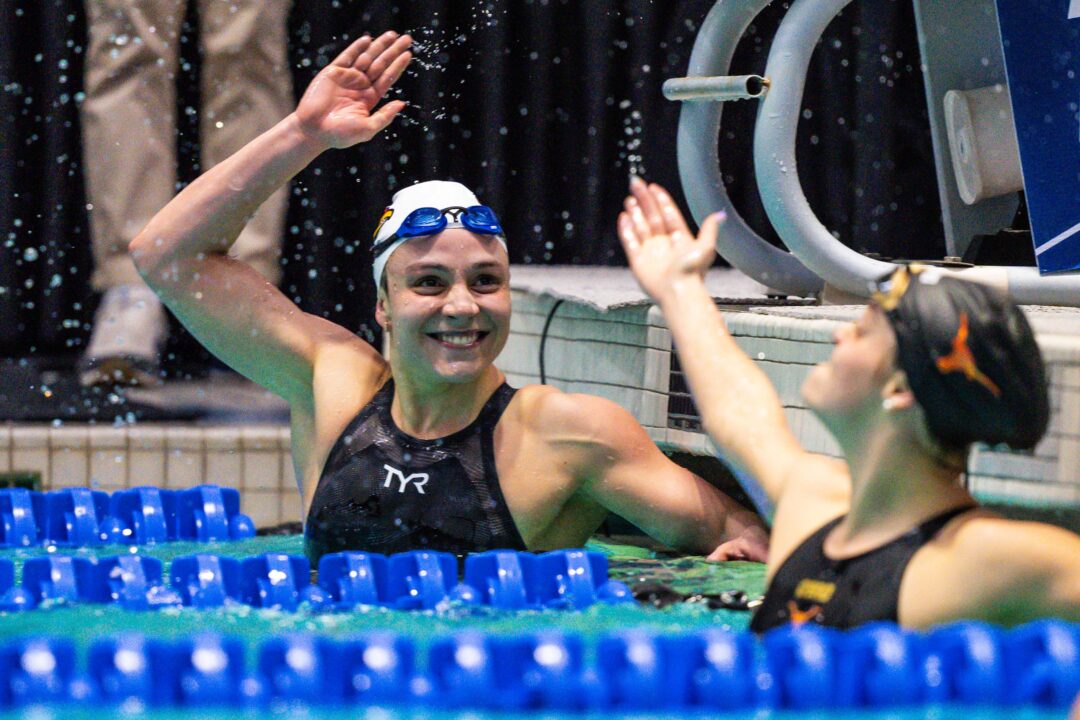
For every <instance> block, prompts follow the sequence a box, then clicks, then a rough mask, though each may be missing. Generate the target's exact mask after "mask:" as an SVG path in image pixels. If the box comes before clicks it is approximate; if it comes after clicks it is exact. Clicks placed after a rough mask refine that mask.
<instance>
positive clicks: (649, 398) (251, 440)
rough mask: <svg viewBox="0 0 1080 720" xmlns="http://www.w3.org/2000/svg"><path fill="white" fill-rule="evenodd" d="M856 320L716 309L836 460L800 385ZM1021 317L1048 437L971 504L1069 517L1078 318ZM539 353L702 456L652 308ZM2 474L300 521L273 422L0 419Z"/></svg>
mask: <svg viewBox="0 0 1080 720" xmlns="http://www.w3.org/2000/svg"><path fill="white" fill-rule="evenodd" d="M513 302H514V315H513V319H512V321H511V334H510V340H509V342H508V343H507V346H506V349H505V350H504V351H503V354H502V355H501V356H500V358H499V361H498V364H499V366H500V367H501V368H502V369H503V370H504V371H506V373H507V376H508V379H509V381H510V383H511V384H513V385H523V384H527V383H535V382H539V380H540V372H539V352H540V341H541V335H542V334H543V328H544V324H545V322H546V321H547V320H548V315H549V312H550V310H551V308H552V306H553V304H554V302H555V299H554V298H552V297H551V296H549V295H543V294H539V295H538V294H534V293H528V292H522V291H514V297H513ZM860 311H861V308H859V307H843V306H835V307H765V308H725V309H724V317H725V320H726V322H727V324H728V327H729V328H730V329H731V331H732V333H733V334H734V336H735V338H736V340H737V342H738V343H739V344H740V346H741V347H742V348H743V349H744V350H745V351H746V352H747V353H749V354H750V356H751V357H752V358H754V359H755V361H756V362H757V363H758V365H759V367H761V368H762V370H764V371H765V373H766V375H768V376H769V378H770V379H771V380H772V381H773V383H774V384H775V386H776V387H777V389H778V391H779V393H780V397H781V400H782V401H783V403H784V406H785V412H786V414H787V417H788V420H789V421H790V423H791V426H792V428H793V430H794V431H795V433H796V435H797V436H798V437H799V439H800V441H801V442H802V443H803V445H804V446H805V447H807V448H808V449H810V450H813V451H817V452H822V453H826V454H831V455H836V454H837V452H838V451H837V447H836V445H835V442H834V441H833V439H832V438H831V436H830V435H829V434H828V432H826V430H825V429H824V427H822V425H821V423H820V422H819V421H818V420H817V418H815V417H814V416H813V414H812V413H811V412H810V411H809V410H808V409H806V407H805V405H804V403H803V402H802V399H801V397H800V395H799V387H800V386H801V385H802V381H803V379H804V378H805V376H806V374H807V372H809V370H810V368H811V367H812V366H813V365H814V364H815V363H817V362H820V361H821V360H824V359H825V358H827V357H828V355H829V353H830V352H831V350H832V334H833V331H834V330H835V328H836V326H837V324H838V323H840V322H843V321H847V320H851V319H854V318H855V317H856V316H857V314H858V313H859V312H860ZM1029 317H1031V318H1032V320H1033V322H1034V324H1035V327H1036V331H1037V333H1038V338H1039V343H1040V346H1041V347H1042V349H1043V352H1044V355H1045V357H1046V359H1047V364H1048V367H1049V379H1050V389H1051V393H1050V396H1051V403H1052V409H1053V416H1052V420H1051V425H1050V431H1049V432H1048V434H1047V437H1046V438H1045V439H1044V440H1043V441H1042V442H1041V443H1040V444H1039V446H1038V447H1037V448H1036V449H1035V451H1034V452H1033V453H1015V452H1008V451H1001V450H992V449H988V448H978V449H976V450H975V451H974V452H973V454H972V457H971V461H970V464H969V468H970V470H971V473H970V484H971V487H972V489H973V490H974V492H975V493H976V494H977V495H978V496H979V497H980V498H981V499H984V500H993V501H999V502H1005V503H1009V504H1018V505H1028V506H1037V507H1054V508H1067V509H1070V510H1076V509H1080V313H1076V312H1075V311H1069V312H1067V311H1062V310H1061V309H1033V310H1030V311H1029ZM1074 329H1075V332H1073V331H1074ZM544 355H545V370H546V376H547V381H548V382H549V383H550V384H552V385H555V386H557V387H560V388H562V389H564V390H567V391H575V392H587V393H593V394H596V395H600V396H603V397H607V398H609V399H611V400H614V401H615V402H617V403H619V404H621V405H623V406H624V407H626V408H627V409H628V410H630V412H632V413H633V414H634V415H635V416H636V417H637V418H638V420H639V421H640V422H641V423H642V424H643V425H644V426H645V428H646V430H647V431H648V433H649V435H650V436H651V437H652V438H653V440H654V441H656V442H657V443H658V444H659V445H661V446H662V447H664V448H665V449H669V450H680V451H684V452H690V453H694V454H699V455H705V454H708V455H711V454H713V453H714V450H713V448H712V445H711V443H710V441H709V439H708V437H706V436H705V435H704V434H703V433H702V432H700V430H695V429H693V422H687V421H686V420H687V416H686V413H685V412H684V411H685V409H686V408H685V407H680V408H675V405H676V404H679V402H681V401H679V400H678V398H676V400H674V401H673V400H672V395H671V389H672V384H673V381H674V382H676V383H677V381H678V378H677V377H676V378H675V379H674V380H673V378H672V370H673V368H675V366H673V362H672V358H673V356H672V352H671V334H670V333H669V332H668V330H667V328H666V325H665V323H664V320H663V317H662V315H661V314H660V313H659V311H658V310H657V309H656V308H653V307H650V306H648V305H644V304H639V305H630V306H623V307H617V308H614V309H610V310H607V311H601V310H599V309H597V308H594V307H592V306H589V305H586V304H584V303H577V302H572V301H568V302H564V303H563V304H561V305H560V307H559V308H558V310H557V312H556V314H555V316H554V317H553V318H552V320H551V323H550V325H549V327H548V333H547V339H546V341H545V348H544ZM676 369H677V368H676ZM676 395H678V393H676ZM691 414H692V410H691ZM12 472H34V473H39V474H40V477H41V478H42V489H44V490H52V489H56V488H64V487H82V486H87V485H89V486H91V487H94V488H98V489H101V490H105V491H108V492H113V491H116V490H122V489H124V488H128V487H136V486H139V485H160V486H163V487H167V488H185V487H191V486H194V485H198V484H200V483H215V484H219V485H224V486H228V487H235V488H237V489H238V490H240V491H241V498H242V503H243V507H242V510H243V512H244V513H246V514H247V515H249V516H251V518H252V519H253V520H254V521H255V523H256V525H257V526H259V527H266V526H271V525H276V524H279V523H284V522H290V521H299V520H300V519H301V517H300V515H301V508H300V498H299V493H298V492H297V490H296V481H295V476H294V473H293V468H292V459H291V454H290V448H289V429H288V426H286V425H241V426H238V425H206V426H203V425H197V424H191V423H139V424H135V425H125V426H120V427H111V426H100V425H81V424H73V423H65V424H63V425H60V426H55V427H54V426H53V425H49V424H11V423H0V473H12Z"/></svg>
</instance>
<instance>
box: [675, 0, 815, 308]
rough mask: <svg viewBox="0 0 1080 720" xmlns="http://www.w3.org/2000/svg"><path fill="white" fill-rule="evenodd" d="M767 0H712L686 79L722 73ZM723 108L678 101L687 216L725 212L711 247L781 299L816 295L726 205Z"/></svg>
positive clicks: (808, 277) (796, 269)
mask: <svg viewBox="0 0 1080 720" xmlns="http://www.w3.org/2000/svg"><path fill="white" fill-rule="evenodd" d="M769 2H770V0H718V2H717V3H716V4H715V5H714V6H713V8H712V9H711V10H710V11H709V14H708V15H707V16H706V17H705V21H704V22H703V23H702V25H701V29H700V31H699V32H698V36H697V40H696V41H695V42H694V49H693V52H692V53H691V54H690V66H689V68H688V69H687V75H689V76H697V77H704V76H717V75H727V72H728V69H729V68H730V66H731V58H732V56H733V55H734V54H735V46H736V45H737V44H738V42H739V39H740V38H741V37H742V36H743V34H744V33H745V32H746V29H747V27H749V25H750V23H751V22H753V21H754V18H755V17H757V15H758V14H759V13H760V12H761V11H762V10H764V9H765V7H767V6H768V5H769ZM770 92H771V90H770ZM766 97H768V95H766ZM723 107H724V106H723V104H721V103H697V102H694V103H684V104H683V106H682V109H681V111H680V114H679V130H678V136H677V148H678V158H679V178H680V180H681V181H682V187H683V194H684V195H685V196H686V202H687V204H688V205H689V206H690V212H691V214H692V215H693V216H694V218H695V219H696V220H697V222H698V223H699V224H700V223H701V222H702V221H703V220H704V219H705V218H706V217H707V216H708V215H709V214H710V213H713V212H716V211H717V210H724V211H725V212H727V216H728V220H727V222H726V223H725V224H724V227H723V229H722V231H721V233H720V236H719V237H718V238H717V241H716V249H717V251H718V252H719V253H720V254H721V255H722V256H723V257H724V259H726V260H727V261H728V262H730V263H731V264H732V265H734V266H735V267H736V268H738V269H739V270H741V271H742V272H744V273H746V274H747V275H749V276H750V277H752V278H753V279H754V280H757V281H758V282H759V283H761V284H762V285H765V286H766V287H769V288H772V289H774V290H776V291H778V292H781V293H785V294H787V295H797V296H801V297H810V296H812V295H816V294H818V293H819V292H821V289H822V287H823V283H822V281H821V279H820V278H819V277H817V276H816V275H814V273H812V272H810V271H809V270H807V269H806V267H805V266H804V265H803V264H802V263H801V262H799V261H798V260H797V259H796V258H795V257H794V256H793V255H792V254H791V253H788V252H786V251H784V250H783V249H780V248H777V247H774V246H773V245H771V244H770V243H769V242H768V241H766V240H765V239H763V238H762V237H760V236H759V235H758V234H757V233H755V232H754V231H753V230H752V229H751V228H750V226H749V225H747V224H746V222H745V221H744V220H743V219H742V217H741V216H740V215H739V213H738V211H736V210H735V208H734V206H733V205H732V204H731V200H730V199H729V198H728V194H727V190H726V189H725V188H724V182H723V179H722V176H721V173H720V159H719V156H718V140H719V136H720V118H721V115H722V112H723Z"/></svg>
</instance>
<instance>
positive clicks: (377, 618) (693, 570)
mask: <svg viewBox="0 0 1080 720" xmlns="http://www.w3.org/2000/svg"><path fill="white" fill-rule="evenodd" d="M588 547H589V549H591V550H598V551H601V552H603V553H605V554H606V555H608V558H609V563H610V574H611V577H612V578H613V579H617V580H622V581H623V582H626V583H628V584H630V585H631V586H633V585H634V584H635V583H638V582H642V581H645V582H659V583H663V584H665V585H667V586H669V587H671V588H672V589H674V590H677V591H679V592H683V593H695V592H696V593H719V592H723V591H725V590H743V591H745V592H747V594H749V595H750V596H752V597H753V596H757V595H760V594H762V593H763V592H764V587H765V567H764V566H763V565H760V564H757V563H743V562H731V563H708V562H705V561H704V560H702V559H700V558H666V557H657V556H656V555H655V554H654V553H652V552H650V551H647V550H643V549H641V548H636V547H632V546H627V545H616V544H613V543H609V542H604V541H602V540H599V539H597V540H593V541H592V542H590V543H589V545H588ZM129 551H135V552H138V553H140V554H144V555H150V556H153V557H156V558H158V559H160V560H161V561H162V562H163V563H165V564H166V572H168V567H167V566H168V563H169V562H170V561H171V560H172V559H173V558H176V557H180V556H183V555H190V554H193V553H199V552H202V553H213V554H217V555H225V556H231V557H248V556H251V555H258V554H261V553H267V552H284V553H294V554H302V553H303V539H302V537H300V536H298V535H293V536H279V537H259V538H253V539H251V540H245V541H240V542H231V543H213V544H204V543H170V544H167V545H157V546H143V547H139V548H131V549H129V548H125V547H121V546H106V547H101V548H93V549H89V548H84V549H65V548H57V549H55V550H53V552H56V553H62V554H71V555H80V556H87V557H94V556H97V557H105V556H109V555H116V554H119V553H121V552H129ZM49 552H50V551H49V550H47V549H44V548H27V549H19V550H5V551H0V556H2V557H7V558H10V559H12V560H14V561H15V563H16V579H17V580H18V579H19V578H20V575H21V569H22V567H21V564H22V561H24V560H26V559H27V558H30V557H38V556H42V555H46V554H48V553H49ZM749 622H750V614H749V613H747V612H739V611H729V610H709V609H707V608H706V607H705V606H704V605H698V604H677V605H673V606H670V607H668V608H665V609H663V610H657V609H655V608H652V607H646V606H640V605H615V606H610V605H603V604H599V605H595V606H593V607H590V608H587V609H586V610H584V611H581V612H568V611H550V610H549V611H521V612H507V611H500V610H492V609H487V608H479V609H477V608H464V607H451V608H449V609H447V610H444V611H439V612H433V611H426V612H425V611H408V612H405V611H397V610H389V609H386V608H361V609H359V610H357V611H354V612H349V613H327V614H315V613H310V612H306V611H304V610H300V611H298V612H294V613H289V612H280V611H276V610H260V609H256V608H251V607H248V606H243V605H240V606H235V607H228V608H219V609H213V610H196V609H193V608H168V609H164V610H156V611H147V612H132V611H127V610H123V609H121V608H118V607H111V606H102V605H79V606H63V605H57V606H54V607H43V608H39V609H37V610H33V611H30V612H25V613H0V642H3V641H4V640H5V639H7V638H11V637H19V636H26V635H60V636H64V637H68V638H70V639H71V640H72V641H73V642H74V643H75V645H76V647H77V648H78V650H79V652H80V653H81V654H82V653H85V651H86V649H87V647H88V646H89V645H90V643H91V642H93V641H94V640H96V639H98V638H100V637H102V636H105V635H110V634H116V633H121V632H140V633H143V634H145V635H148V636H153V637H165V638H168V637H182V636H188V635H193V634H196V633H199V632H206V631H213V632H219V633H222V634H228V635H233V636H235V637H238V638H241V639H242V640H243V641H244V643H245V644H246V646H247V648H248V651H249V658H248V659H249V666H251V665H253V664H254V659H255V658H254V649H255V647H256V646H257V644H258V643H259V642H260V641H261V640H263V639H265V638H266V637H268V636H271V635H277V634H282V633H290V632H305V633H318V634H323V635H328V636H347V635H352V634H356V633H361V632H365V631H371V630H389V631H392V632H395V633H398V634H401V635H403V636H407V637H409V638H412V639H413V640H414V641H415V642H418V643H420V644H421V645H422V644H423V643H425V642H426V641H430V640H431V639H432V638H434V637H437V636H441V635H446V634H449V633H453V632H458V631H461V630H463V629H470V630H480V631H483V632H487V633H507V634H509V633H527V632H536V631H541V630H562V631H567V632H574V633H579V634H581V635H583V636H585V637H595V636H598V635H600V634H603V633H608V632H612V631H617V630H625V629H627V628H648V629H652V630H661V631H666V632H684V631H687V632H688V631H694V630H700V629H703V628H710V627H711V628H725V629H730V630H736V631H741V630H745V629H747V627H748V626H749ZM103 713H105V714H107V715H110V716H112V715H116V714H119V715H121V716H123V717H132V718H141V717H145V718H148V720H149V719H152V720H166V719H167V718H185V719H193V718H200V719H202V718H206V719H208V720H216V719H217V718H221V720H226V719H228V720H236V719H237V718H252V719H253V720H254V719H255V718H267V717H273V718H284V717H290V718H291V717H299V718H311V719H312V720H318V719H322V718H326V719H327V720H329V719H335V720H336V719H337V718H362V719H364V720H389V718H410V719H415V720H421V719H424V718H430V719H431V720H443V719H449V718H460V719H461V720H465V719H466V718H467V719H469V720H480V719H481V718H484V719H489V718H490V719H495V718H505V719H507V720H510V719H516V718H522V717H525V716H523V715H520V714H519V715H513V714H492V713H486V712H485V713H479V712H463V713H458V712H454V713H446V712H435V711H431V710H412V709H408V708H364V709H358V708H341V709H335V708H307V707H296V706H285V705H283V706H281V707H278V708H275V709H273V710H272V711H271V712H269V713H268V712H266V711H265V710H250V711H245V710H236V709H230V710H225V709H223V710H220V711H216V710H209V711H208V710H206V709H192V710H158V709H150V710H146V709H136V708H131V709H124V710H123V711H122V712H120V713H115V712H113V709H111V708H93V707H55V708H30V709H24V710H20V711H18V712H13V713H0V720H3V719H5V718H25V719H27V720H30V719H32V720H54V719H55V720H68V719H69V718H70V719H78V718H87V720H90V719H91V718H92V720H100V718H101V717H102V716H103ZM528 717H546V718H555V717H560V716H559V715H556V714H550V713H548V714H540V715H529V716H528ZM580 717H581V718H588V717H615V716H614V715H602V716H598V715H581V716H580ZM619 717H634V716H619ZM636 717H671V718H672V720H675V718H685V717H686V714H685V713H682V714H679V715H671V716H663V715H655V714H652V715H648V716H646V715H639V716H636ZM701 717H706V715H701ZM708 717H716V718H720V719H721V720H749V719H750V718H764V717H768V718H776V719H778V720H779V719H789V718H790V719H791V720H886V719H887V720H924V719H925V720H978V719H984V720H1005V719H1006V718H1009V719H1010V720H1013V719H1019V720H1050V718H1055V719H1060V718H1061V713H1051V712H1046V711H1041V710H1034V709H1019V710H1018V709H1016V708H1011V709H1004V710H999V709H990V708H987V709H980V708H970V707H962V708H961V707H957V708H918V709H910V710H891V711H888V712H835V711H829V712H814V713H786V712H785V713H778V712H773V713H766V714H763V713H759V712H748V713H741V714H732V715H715V714H711V715H708Z"/></svg>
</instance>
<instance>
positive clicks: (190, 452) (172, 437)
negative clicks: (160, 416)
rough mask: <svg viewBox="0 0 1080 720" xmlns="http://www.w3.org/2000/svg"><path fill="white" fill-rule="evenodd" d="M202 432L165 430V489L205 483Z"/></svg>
mask: <svg viewBox="0 0 1080 720" xmlns="http://www.w3.org/2000/svg"><path fill="white" fill-rule="evenodd" d="M205 459H206V458H205V456H204V455H203V440H202V430H200V429H199V428H193V427H177V426H171V427H168V428H166V429H165V487H168V488H189V487H194V486H196V485H201V484H203V483H204V482H205V478H206V468H205Z"/></svg>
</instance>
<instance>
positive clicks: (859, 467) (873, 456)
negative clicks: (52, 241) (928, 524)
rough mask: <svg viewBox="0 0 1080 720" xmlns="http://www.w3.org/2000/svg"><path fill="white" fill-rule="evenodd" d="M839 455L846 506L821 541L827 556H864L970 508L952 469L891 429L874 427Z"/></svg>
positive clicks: (964, 491)
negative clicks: (847, 480)
mask: <svg viewBox="0 0 1080 720" xmlns="http://www.w3.org/2000/svg"><path fill="white" fill-rule="evenodd" d="M842 446H843V443H842ZM844 455H845V459H846V460H847V464H848V468H849V470H850V472H851V507H850V509H849V511H848V513H847V515H846V516H845V517H844V519H843V521H841V523H840V525H838V526H837V527H836V528H835V530H834V531H833V532H832V533H831V534H830V536H829V537H828V538H827V540H826V547H825V551H826V554H827V555H828V556H829V557H832V558H835V559H840V558H842V557H845V556H848V557H850V556H854V555H858V554H861V553H863V552H867V551H869V550H872V549H874V548H876V547H880V546H881V545H883V544H885V543H887V542H890V541H892V540H894V539H896V538H898V537H900V536H901V535H903V534H904V533H906V532H907V531H908V530H910V529H912V528H913V527H915V526H917V525H919V524H921V523H922V522H924V521H926V520H928V519H930V518H932V517H934V516H936V515H939V514H941V513H943V512H945V511H947V510H950V509H952V508H955V507H960V506H963V505H971V504H974V499H973V498H972V497H971V495H970V494H969V493H968V492H967V490H965V489H964V488H963V487H962V486H961V484H960V482H959V474H958V473H957V472H956V470H955V469H953V468H949V467H946V466H944V465H942V464H941V463H940V462H939V461H937V460H936V459H935V458H934V457H933V456H932V455H931V454H930V453H928V452H927V450H926V449H925V448H924V447H923V446H921V445H920V444H919V443H918V441H917V440H915V439H914V438H912V437H910V436H909V435H907V434H906V433H904V432H903V431H902V430H901V429H900V428H897V427H896V426H892V425H888V424H883V425H879V426H877V427H875V428H874V430H873V431H871V432H869V433H865V434H864V435H863V438H862V440H861V442H852V443H850V444H849V445H848V446H847V447H844Z"/></svg>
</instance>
